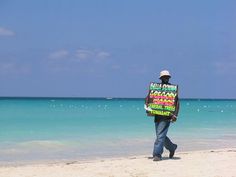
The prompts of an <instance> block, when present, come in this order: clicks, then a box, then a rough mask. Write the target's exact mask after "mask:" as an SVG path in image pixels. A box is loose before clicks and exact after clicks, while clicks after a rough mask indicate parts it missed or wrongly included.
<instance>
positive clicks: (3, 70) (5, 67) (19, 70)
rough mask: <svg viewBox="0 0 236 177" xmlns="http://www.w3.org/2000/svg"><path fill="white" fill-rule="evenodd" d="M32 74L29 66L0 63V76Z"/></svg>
mask: <svg viewBox="0 0 236 177" xmlns="http://www.w3.org/2000/svg"><path fill="white" fill-rule="evenodd" d="M30 72H31V69H30V67H29V66H27V65H23V64H21V65H20V64H17V63H14V62H2V63H0V74H1V75H8V74H14V75H18V74H28V73H30Z"/></svg>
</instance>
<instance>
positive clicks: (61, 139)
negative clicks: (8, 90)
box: [0, 98, 236, 164]
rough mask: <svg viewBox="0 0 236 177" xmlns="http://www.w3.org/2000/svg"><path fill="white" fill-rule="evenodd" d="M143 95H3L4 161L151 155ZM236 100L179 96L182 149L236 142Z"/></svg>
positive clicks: (175, 136)
mask: <svg viewBox="0 0 236 177" xmlns="http://www.w3.org/2000/svg"><path fill="white" fill-rule="evenodd" d="M143 107H144V99H134V98H133V99H132V98H130V99H128V98H0V163H2V164H6V163H15V162H29V161H30V162H32V161H57V160H88V159H99V158H106V157H121V156H133V155H151V154H152V148H153V143H154V140H155V130H154V123H153V122H154V121H153V117H147V116H146V113H145V110H144V108H143ZM235 125H236V100H223V99H222V100H217V99H181V101H180V113H179V116H178V120H177V122H175V123H171V126H170V128H169V132H168V136H169V137H170V138H171V139H172V141H173V142H174V143H177V144H178V151H189V150H204V149H215V148H227V147H236V128H235Z"/></svg>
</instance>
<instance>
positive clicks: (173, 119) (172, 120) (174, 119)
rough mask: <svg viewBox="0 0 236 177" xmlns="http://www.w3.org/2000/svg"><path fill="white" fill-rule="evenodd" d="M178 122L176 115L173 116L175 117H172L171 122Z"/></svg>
mask: <svg viewBox="0 0 236 177" xmlns="http://www.w3.org/2000/svg"><path fill="white" fill-rule="evenodd" d="M176 120H177V117H176V115H174V114H173V115H172V116H171V119H170V121H171V122H175V121H176Z"/></svg>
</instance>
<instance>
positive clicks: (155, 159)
mask: <svg viewBox="0 0 236 177" xmlns="http://www.w3.org/2000/svg"><path fill="white" fill-rule="evenodd" d="M161 160H162V159H161V157H158V156H154V157H153V161H161Z"/></svg>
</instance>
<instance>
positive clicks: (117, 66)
mask: <svg viewBox="0 0 236 177" xmlns="http://www.w3.org/2000/svg"><path fill="white" fill-rule="evenodd" d="M120 68H121V67H120V65H113V66H112V67H111V69H113V70H119V69H120Z"/></svg>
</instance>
